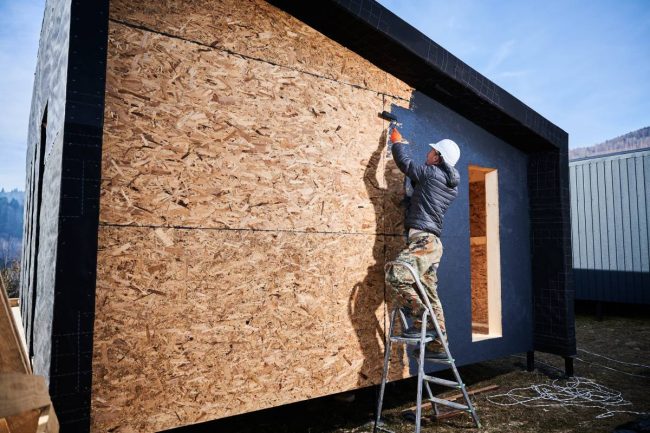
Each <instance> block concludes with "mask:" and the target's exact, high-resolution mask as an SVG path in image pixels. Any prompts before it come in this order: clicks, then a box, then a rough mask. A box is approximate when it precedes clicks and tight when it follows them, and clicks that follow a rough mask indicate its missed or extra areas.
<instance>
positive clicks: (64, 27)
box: [20, 1, 70, 377]
mask: <svg viewBox="0 0 650 433" xmlns="http://www.w3.org/2000/svg"><path fill="white" fill-rule="evenodd" d="M69 23H70V2H68V1H49V2H48V3H47V7H46V8H45V14H44V17H43V28H42V29H41V38H40V42H39V49H38V60H37V63H36V71H35V74H34V88H33V93H32V104H31V113H30V118H29V126H28V128H29V129H28V135H27V159H26V164H25V165H26V167H25V171H26V173H27V176H26V181H25V217H24V232H23V239H24V242H23V247H22V248H23V251H22V259H21V263H22V266H21V279H20V305H21V316H22V317H23V321H24V323H23V325H24V327H25V337H26V340H27V347H28V349H29V352H30V356H32V357H33V369H34V373H35V374H40V375H45V376H46V377H49V373H50V357H51V350H52V347H51V344H52V342H51V338H50V336H51V334H52V315H53V306H54V281H55V278H54V274H55V270H56V255H57V233H58V215H59V206H60V189H61V159H62V153H63V128H64V120H65V93H66V81H67V62H68V42H69ZM46 107H47V112H48V113H47V136H46V137H45V140H46V143H45V146H44V150H45V152H44V153H42V154H41V152H40V148H41V121H42V119H43V115H44V113H45V110H46ZM41 161H43V162H42V163H43V167H44V171H43V179H42V185H43V190H42V199H41V203H40V207H41V210H40V221H37V206H38V203H37V202H38V200H37V196H38V184H39V177H40V176H39V173H38V171H39V170H38V166H39V165H40V164H41ZM37 231H38V232H40V233H39V234H38V237H39V249H38V250H37V249H36V236H37ZM37 256H38V257H37ZM35 266H38V269H35ZM35 276H36V278H34V277H35ZM35 280H36V281H35Z"/></svg>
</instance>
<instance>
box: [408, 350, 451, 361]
mask: <svg viewBox="0 0 650 433" xmlns="http://www.w3.org/2000/svg"><path fill="white" fill-rule="evenodd" d="M413 356H414V357H415V358H419V357H420V349H415V350H414V351H413ZM440 359H447V354H446V353H445V349H443V348H442V346H440V350H439V351H438V350H437V349H436V350H431V349H429V348H426V349H424V360H425V361H426V360H440Z"/></svg>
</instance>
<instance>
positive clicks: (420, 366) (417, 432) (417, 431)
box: [415, 309, 428, 433]
mask: <svg viewBox="0 0 650 433" xmlns="http://www.w3.org/2000/svg"><path fill="white" fill-rule="evenodd" d="M427 315H428V312H427V310H426V309H425V310H424V313H422V330H421V332H420V359H419V362H418V394H417V402H416V406H415V433H420V422H421V421H422V382H424V351H425V349H426V347H425V344H424V339H425V338H426V334H427Z"/></svg>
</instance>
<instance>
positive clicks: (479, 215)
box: [469, 182, 487, 237]
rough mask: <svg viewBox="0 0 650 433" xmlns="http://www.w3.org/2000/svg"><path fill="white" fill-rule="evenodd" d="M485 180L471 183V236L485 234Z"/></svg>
mask: <svg viewBox="0 0 650 433" xmlns="http://www.w3.org/2000/svg"><path fill="white" fill-rule="evenodd" d="M486 211H487V208H486V204H485V182H471V183H470V184H469V233H470V236H471V237H477V236H485V235H486V234H487V232H486V229H485V224H486V220H487V218H486Z"/></svg>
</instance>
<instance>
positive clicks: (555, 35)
mask: <svg viewBox="0 0 650 433" xmlns="http://www.w3.org/2000/svg"><path fill="white" fill-rule="evenodd" d="M379 2H380V3H381V4H383V5H384V6H386V7H387V8H388V9H390V10H391V11H393V12H394V13H396V14H397V15H398V16H400V17H401V18H402V19H404V20H405V21H407V22H409V23H410V24H412V25H413V26H414V27H416V28H417V29H418V30H420V31H422V32H423V33H424V34H426V35H427V36H428V37H430V38H431V39H433V40H434V41H435V42H437V43H438V44H440V45H442V46H443V47H444V48H446V49H447V50H448V51H450V52H451V53H452V54H454V55H455V56H457V57H459V58H460V59H461V60H462V61H464V62H465V63H467V64H469V65H470V66H471V67H473V68H474V69H476V70H477V71H478V72H480V73H481V74H483V75H485V76H486V77H488V78H489V79H491V80H492V81H494V82H495V83H497V84H498V85H499V86H501V87H502V88H504V89H505V90H506V91H508V92H509V93H511V94H512V95H514V96H515V97H516V98H518V99H520V100H521V101H523V102H524V103H525V104H527V105H528V106H530V107H531V108H533V109H534V110H535V111H537V112H538V113H540V114H541V115H542V116H544V117H546V118H547V119H549V120H550V121H551V122H553V123H555V124H556V125H558V126H559V127H560V128H562V129H564V130H565V131H567V132H568V133H569V145H570V147H582V146H588V145H592V144H597V143H600V142H603V141H605V140H607V139H609V138H614V137H617V136H619V135H622V134H624V133H626V132H630V131H633V130H636V129H639V128H642V127H645V126H650V0H616V1H614V0H562V1H560V0H537V1H533V0H526V1H522V0H445V1H442V0H379ZM44 3H45V1H44V0H0V188H5V189H13V188H19V189H24V182H25V151H26V148H27V122H28V119H29V109H30V103H31V97H32V86H33V82H34V71H35V68H36V55H37V51H38V39H39V35H40V27H41V22H42V19H43V8H44Z"/></svg>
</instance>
